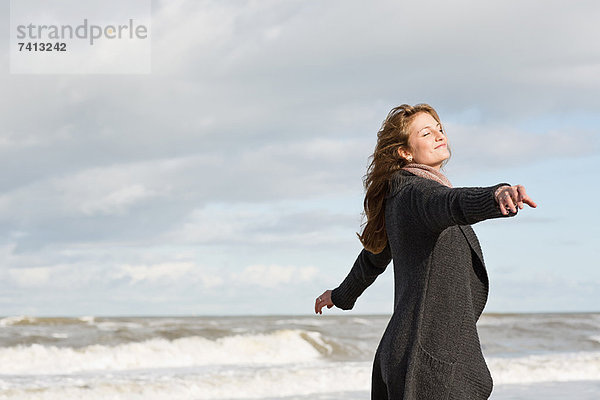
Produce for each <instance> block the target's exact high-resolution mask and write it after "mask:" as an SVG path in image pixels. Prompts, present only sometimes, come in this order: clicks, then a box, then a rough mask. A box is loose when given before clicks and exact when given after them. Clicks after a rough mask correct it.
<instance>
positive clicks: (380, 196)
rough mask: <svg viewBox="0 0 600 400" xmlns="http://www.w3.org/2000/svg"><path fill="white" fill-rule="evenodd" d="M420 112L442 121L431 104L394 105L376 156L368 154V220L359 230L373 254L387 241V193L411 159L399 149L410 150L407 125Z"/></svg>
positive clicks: (379, 140)
mask: <svg viewBox="0 0 600 400" xmlns="http://www.w3.org/2000/svg"><path fill="white" fill-rule="evenodd" d="M420 112H426V113H428V114H430V115H431V116H432V117H433V118H435V120H436V121H437V122H438V123H439V124H440V125H441V124H442V123H441V121H440V117H439V116H438V114H437V112H436V111H435V110H434V109H433V107H431V106H430V105H428V104H417V105H415V106H410V105H408V104H402V105H401V106H398V107H394V108H392V110H391V111H390V112H389V114H388V115H387V117H386V119H385V121H383V124H382V125H381V129H379V132H377V145H376V146H375V151H374V152H373V155H371V156H370V157H369V159H371V162H370V163H369V166H368V168H367V173H366V174H365V175H364V177H363V183H364V186H365V190H366V194H365V200H364V212H363V216H366V217H367V221H366V223H363V224H362V225H361V226H363V225H364V230H363V232H362V235H360V234H358V232H357V233H356V234H357V235H358V238H359V240H360V242H361V243H362V244H363V246H364V248H365V249H367V250H369V251H370V252H372V253H380V252H381V251H383V249H384V248H385V246H386V244H387V232H386V230H385V195H386V194H387V191H388V187H389V180H390V178H391V176H392V174H393V173H394V172H396V171H398V170H399V169H401V168H402V167H404V166H405V165H406V164H408V161H407V160H406V159H405V158H403V157H401V156H400V154H398V148H400V147H402V148H403V149H406V150H409V151H410V146H409V144H408V136H409V131H408V128H409V126H410V124H411V123H412V121H413V120H414V118H415V116H416V115H417V114H418V113H420ZM448 160H449V158H448V159H447V160H444V162H443V163H442V167H443V166H445V165H446V163H447V162H448Z"/></svg>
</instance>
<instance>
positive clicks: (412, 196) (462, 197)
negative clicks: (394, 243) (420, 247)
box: [399, 181, 518, 232]
mask: <svg viewBox="0 0 600 400" xmlns="http://www.w3.org/2000/svg"><path fill="white" fill-rule="evenodd" d="M501 186H510V184H508V183H499V184H497V185H494V186H488V187H459V188H449V187H447V186H444V185H441V184H439V183H436V182H434V181H429V182H427V183H425V184H420V185H410V186H409V187H407V188H405V190H406V192H405V193H403V194H402V195H405V196H408V198H405V199H404V200H405V201H408V203H407V204H408V205H409V207H410V212H411V213H412V214H413V216H415V217H416V218H418V219H419V221H421V222H422V223H423V224H424V225H425V226H426V227H427V228H428V229H429V230H430V231H433V232H441V231H443V230H444V229H446V228H448V227H450V226H453V225H472V224H475V223H477V222H480V221H483V220H486V219H492V218H502V217H512V216H515V215H517V213H518V208H517V212H515V213H512V212H510V210H509V214H507V215H504V214H502V211H500V206H499V205H498V203H497V202H496V199H495V197H494V193H495V191H496V189H498V188H499V187H501ZM399 195H401V194H399Z"/></svg>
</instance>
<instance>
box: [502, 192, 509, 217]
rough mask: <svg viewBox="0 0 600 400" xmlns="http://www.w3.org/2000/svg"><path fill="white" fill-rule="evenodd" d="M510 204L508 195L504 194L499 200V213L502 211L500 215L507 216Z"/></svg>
mask: <svg viewBox="0 0 600 400" xmlns="http://www.w3.org/2000/svg"><path fill="white" fill-rule="evenodd" d="M510 204H512V201H511V200H510V194H509V193H505V194H504V195H503V196H502V197H501V200H500V211H502V214H504V215H508V214H509V209H510Z"/></svg>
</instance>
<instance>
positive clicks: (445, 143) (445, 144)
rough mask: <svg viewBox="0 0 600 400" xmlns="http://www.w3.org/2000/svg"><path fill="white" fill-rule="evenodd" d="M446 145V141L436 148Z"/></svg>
mask: <svg viewBox="0 0 600 400" xmlns="http://www.w3.org/2000/svg"><path fill="white" fill-rule="evenodd" d="M445 145H446V143H442V144H440V145H439V146H438V147H436V149H439V148H440V147H442V146H445Z"/></svg>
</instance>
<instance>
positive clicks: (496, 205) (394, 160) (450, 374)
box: [315, 104, 537, 400]
mask: <svg viewBox="0 0 600 400" xmlns="http://www.w3.org/2000/svg"><path fill="white" fill-rule="evenodd" d="M449 157H450V150H449V148H448V138H447V137H446V135H445V133H444V130H443V128H442V124H441V122H440V118H439V117H438V114H437V113H436V111H435V110H434V109H433V108H432V107H430V106H429V105H427V104H418V105H415V106H409V105H406V104H404V105H401V106H399V107H396V108H394V109H392V110H391V111H390V113H389V114H388V116H387V118H386V120H385V121H384V123H383V125H382V127H381V129H380V131H379V132H378V135H377V145H376V148H375V152H374V154H373V156H372V161H371V163H370V165H369V168H368V170H367V174H366V175H365V188H366V195H365V200H364V208H365V215H366V217H367V221H366V225H365V227H364V230H363V233H362V235H359V238H360V241H361V243H362V244H363V247H364V249H363V250H362V251H361V252H360V254H359V255H358V258H357V259H356V261H355V263H354V265H353V267H352V269H351V270H350V273H349V274H348V276H347V277H346V278H345V279H344V281H343V282H342V283H341V284H340V286H339V287H337V288H336V289H334V290H327V291H325V292H324V293H323V294H322V295H321V296H319V297H318V298H317V300H316V303H315V312H316V313H322V308H323V307H325V306H326V307H327V308H331V307H333V306H334V305H335V306H336V307H338V308H341V309H343V310H349V309H351V308H352V307H353V306H354V303H355V301H356V299H357V298H358V297H359V296H360V295H361V294H362V292H363V291H364V290H365V289H366V288H367V287H368V286H369V285H370V284H372V283H373V281H374V280H375V278H376V277H377V276H378V275H379V274H381V273H382V272H383V271H384V270H385V268H386V266H387V265H388V264H389V262H390V261H391V260H393V261H394V279H395V301H394V313H393V315H392V317H391V319H390V322H389V324H388V326H387V328H386V330H385V333H384V334H383V337H382V339H381V342H380V343H379V346H378V348H377V351H376V353H375V360H374V364H373V374H372V390H371V399H377V400H382V399H388V400H401V399H406V400H408V399H410V400H417V399H419V400H420V399H431V400H441V399H457V400H458V399H472V400H474V399H487V398H488V397H489V396H490V393H491V391H492V378H491V375H490V372H489V370H488V368H487V365H486V363H485V360H484V358H483V354H482V351H481V345H480V343H479V337H478V334H477V329H476V326H475V323H476V322H477V320H478V319H479V316H480V315H481V312H482V311H483V308H484V306H485V303H486V301H487V296H488V277H487V273H486V269H485V264H484V261H483V254H482V251H481V248H480V246H479V241H478V240H477V236H476V235H475V232H474V231H473V229H472V228H471V225H472V224H474V223H477V222H479V221H483V220H486V219H491V218H501V217H510V216H514V215H516V214H517V210H518V208H521V209H522V208H523V207H524V204H528V205H529V206H530V207H534V208H535V207H536V206H537V205H536V204H535V203H534V202H533V201H532V200H531V199H530V198H529V196H527V194H526V193H525V188H524V187H523V186H522V185H517V186H511V185H510V184H508V183H500V184H497V185H494V186H489V187H460V188H452V185H451V184H450V182H449V181H448V179H447V178H446V177H445V176H444V174H442V173H441V172H440V169H441V167H443V166H444V165H445V163H446V162H447V160H448V159H449Z"/></svg>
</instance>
